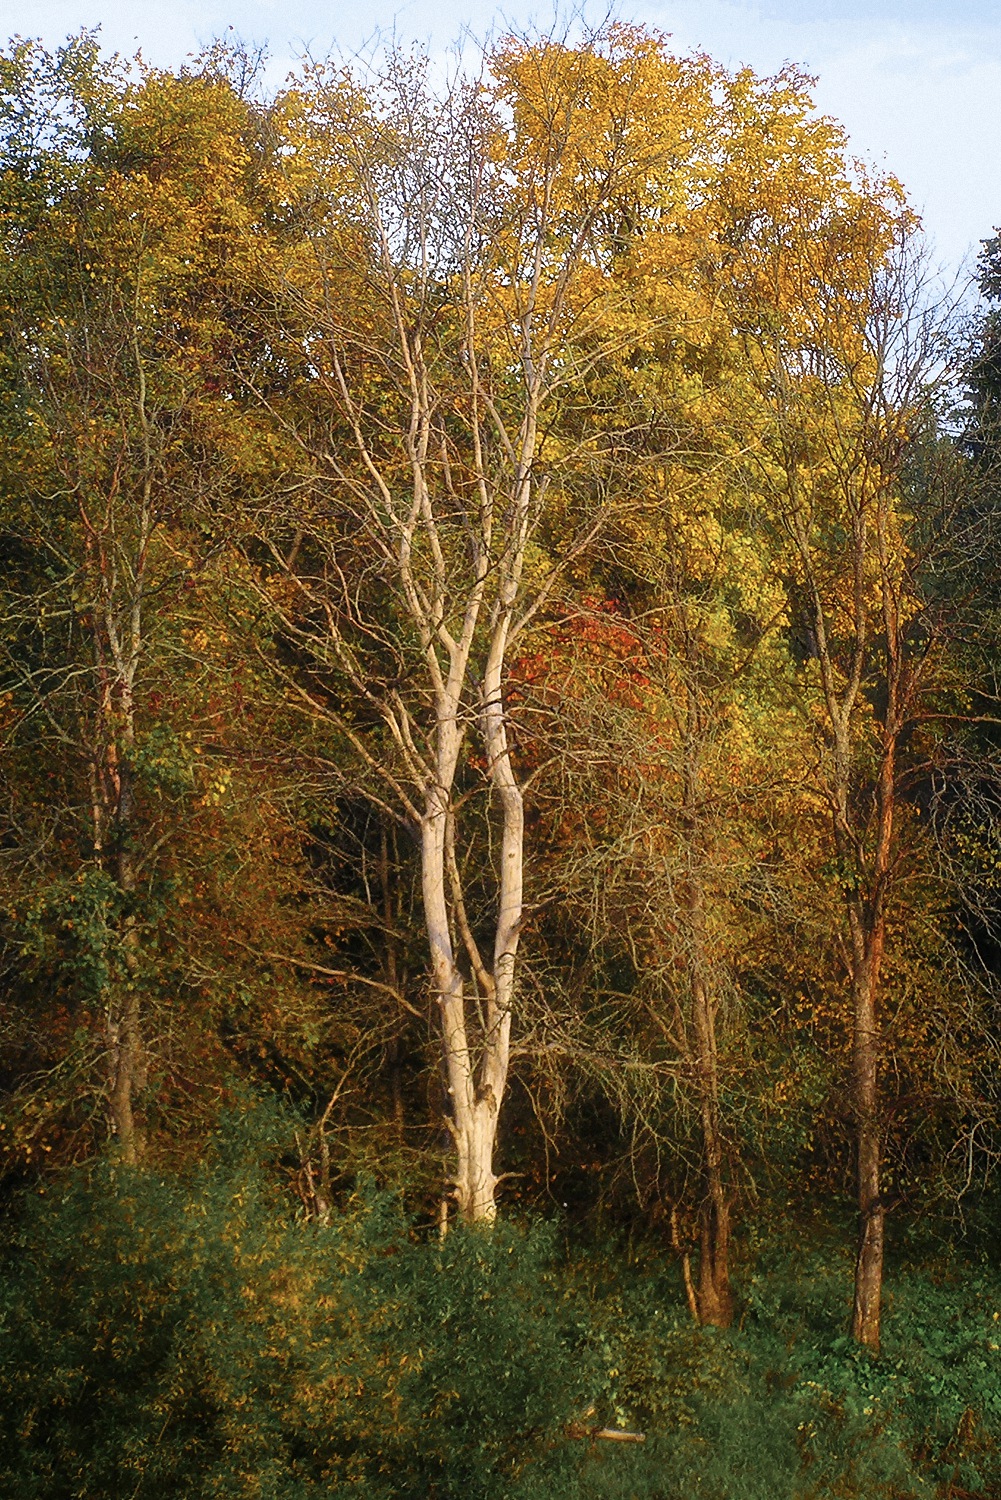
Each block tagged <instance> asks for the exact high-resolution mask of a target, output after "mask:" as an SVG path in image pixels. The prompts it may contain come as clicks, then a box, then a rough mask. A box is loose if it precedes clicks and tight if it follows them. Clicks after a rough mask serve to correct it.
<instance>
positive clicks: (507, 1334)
mask: <svg viewBox="0 0 1001 1500" xmlns="http://www.w3.org/2000/svg"><path fill="white" fill-rule="evenodd" d="M262 1116H263V1128H262V1119H261V1117H262ZM273 1124H274V1122H273V1121H272V1120H270V1119H268V1118H267V1116H266V1114H265V1112H263V1111H260V1110H257V1111H253V1110H252V1111H250V1117H249V1120H245V1121H243V1122H241V1125H240V1130H239V1131H238V1132H237V1131H236V1130H235V1129H234V1128H233V1126H232V1125H231V1126H230V1127H229V1132H228V1134H226V1133H224V1134H223V1135H222V1136H221V1137H220V1138H219V1139H218V1140H217V1143H216V1149H215V1151H214V1153H213V1159H212V1162H211V1163H210V1164H209V1165H206V1166H205V1167H204V1168H203V1169H201V1170H200V1171H199V1172H198V1173H197V1174H196V1175H195V1177H194V1178H193V1179H192V1180H190V1181H188V1182H183V1181H181V1180H180V1179H173V1178H169V1177H168V1178H162V1177H158V1176H156V1175H154V1174H151V1173H145V1172H136V1171H123V1170H122V1169H120V1168H116V1167H114V1166H110V1165H104V1166H101V1167H99V1168H97V1169H96V1170H95V1171H93V1172H92V1173H90V1174H88V1175H87V1176H83V1175H81V1176H80V1177H79V1178H77V1179H76V1180H74V1181H71V1182H69V1183H68V1184H67V1185H66V1186H65V1187H64V1188H63V1190H62V1191H61V1193H60V1194H59V1195H58V1197H54V1198H53V1199H52V1200H51V1201H50V1200H48V1199H43V1200H42V1201H37V1202H36V1203H34V1204H32V1206H31V1208H30V1210H29V1211H28V1212H27V1214H26V1215H25V1217H24V1221H23V1223H22V1226H21V1231H20V1244H19V1246H18V1249H19V1250H20V1251H21V1255H20V1256H19V1258H18V1261H17V1263H16V1267H15V1266H12V1267H11V1269H10V1273H9V1278H8V1281H7V1284H6V1288H5V1298H4V1313H3V1321H4V1329H3V1333H4V1338H3V1344H4V1351H5V1352H4V1356H3V1366H2V1371H0V1408H2V1411H3V1418H2V1422H3V1426H4V1432H3V1439H4V1440H3V1443H2V1450H3V1454H4V1457H3V1458H2V1459H0V1475H2V1477H0V1488H2V1489H4V1490H6V1491H7V1492H9V1493H16V1494H18V1495H20V1496H25V1497H33V1496H38V1497H42V1496H45V1497H57V1496H67V1497H69V1496H83V1495H87V1496H97V1495H130V1496H132V1495H134V1496H136V1497H140V1496H144V1495H148V1496H157V1497H160V1496H172V1495H177V1496H181V1495H184V1496H196V1495H197V1496H202V1495H204V1496H216V1495H218V1496H227V1497H230V1496H238V1495H248V1496H249V1495H255V1496H256V1495H273V1496H276V1497H277V1496H282V1497H286V1496H288V1497H292V1496H296V1497H298V1496H306V1495H311V1494H314V1493H315V1494H320V1493H324V1494H325V1493H329V1492H330V1490H331V1489H336V1490H337V1491H338V1492H340V1491H344V1492H346V1493H352V1494H358V1495H360V1496H362V1495H363V1496H373V1497H374V1496H386V1497H388V1496H414V1497H416V1496H422V1497H423V1496H428V1495H434V1496H439V1497H442V1500H444V1497H453V1496H454V1497H459V1496H466V1495H473V1494H475V1495H477V1496H493V1495H496V1496H501V1495H504V1496H507V1495H519V1496H526V1497H527V1496H547V1495H552V1496H557V1495H560V1496H561V1495H582V1496H583V1495H587V1494H598V1493H600V1494H606V1493H610V1491H609V1490H608V1489H607V1488H605V1487H603V1482H602V1481H600V1479H596V1478H595V1477H594V1476H600V1475H601V1474H603V1473H604V1472H605V1469H606V1468H607V1467H608V1465H607V1464H597V1462H596V1460H595V1456H594V1454H593V1453H592V1450H591V1448H590V1446H589V1444H588V1443H586V1442H583V1441H581V1439H580V1437H579V1436H576V1435H575V1433H574V1429H573V1422H574V1419H575V1418H577V1419H580V1418H581V1416H582V1414H583V1413H584V1412H586V1411H587V1410H588V1409H589V1407H590V1406H592V1405H593V1402H594V1400H595V1399H596V1398H598V1397H599V1396H600V1385H601V1381H600V1374H599V1362H598V1360H597V1358H596V1355H595V1351H594V1348H593V1347H592V1345H591V1344H590V1343H589V1341H588V1336H587V1327H586V1320H585V1318H584V1316H583V1314H582V1311H580V1310H579V1309H578V1304H577V1303H576V1302H575V1300H574V1299H573V1298H572V1296H569V1295H568V1293H567V1289H566V1285H565V1281H564V1280H562V1279H561V1278H560V1276H559V1275H558V1274H557V1272H556V1271H555V1270H554V1262H555V1245H554V1240H553V1235H552V1233H551V1231H548V1230H545V1229H543V1228H539V1229H535V1230H529V1231H527V1232H522V1231H519V1230H517V1229H515V1228H512V1227H503V1228H498V1230H497V1232H496V1233H494V1234H476V1233H473V1232H470V1233H469V1234H465V1235H464V1234H462V1233H459V1232H457V1233H455V1234H453V1235H450V1236H449V1238H448V1240H447V1241H446V1242H445V1244H444V1246H440V1245H439V1244H438V1243H437V1242H432V1243H424V1242H421V1241H420V1240H416V1239H414V1238H413V1237H412V1236H411V1234H410V1233H409V1231H408V1228H407V1225H406V1223H405V1222H404V1221H403V1220H402V1218H401V1217H400V1216H399V1214H398V1212H397V1210H396V1209H395V1208H394V1206H393V1205H392V1204H391V1203H390V1202H389V1201H388V1200H386V1199H381V1200H380V1199H374V1200H370V1201H369V1202H367V1203H364V1204H363V1203H361V1202H357V1203H355V1204H353V1205H352V1206H351V1207H350V1209H349V1210H348V1211H347V1212H345V1213H344V1214H343V1215H341V1216H339V1217H337V1218H336V1220H335V1221H334V1222H333V1223H332V1224H331V1225H329V1226H327V1227H324V1228H317V1227H316V1226H315V1225H310V1224H305V1223H302V1222H290V1221H289V1220H288V1219H287V1218H286V1217H285V1215H284V1214H283V1212H282V1209H281V1204H280V1200H279V1199H278V1197H277V1195H276V1191H275V1182H274V1179H273V1177H269V1175H268V1173H267V1172H265V1171H264V1170H263V1169H262V1168H261V1167H260V1165H259V1164H258V1161H259V1157H260V1155H261V1145H262V1140H263V1141H266V1140H267V1138H268V1130H269V1128H270V1127H273ZM248 1125H249V1129H248ZM255 1137H256V1138H255ZM587 1420H588V1421H589V1422H590V1421H593V1419H590V1418H589V1419H587ZM615 1457H616V1459H617V1460H618V1462H617V1464H616V1465H614V1466H613V1467H615V1468H616V1469H618V1470H619V1471H620V1472H623V1473H626V1472H628V1468H629V1462H630V1459H629V1455H623V1454H616V1455H615ZM596 1484H597V1485H598V1487H597V1488H596V1487H595V1485H596Z"/></svg>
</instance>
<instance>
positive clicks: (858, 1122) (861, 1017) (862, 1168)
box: [852, 921, 885, 1353]
mask: <svg viewBox="0 0 1001 1500" xmlns="http://www.w3.org/2000/svg"><path fill="white" fill-rule="evenodd" d="M882 925H883V924H882V922H881V921H880V922H879V923H878V924H877V927H876V931H875V932H873V933H870V934H866V935H865V936H864V939H863V942H862V944H861V945H860V946H861V947H862V949H863V951H862V953H861V954H860V955H859V957H860V962H859V964H858V968H857V972H856V974H855V975H854V977H853V985H852V988H853V997H852V998H853V1001H854V1026H853V1036H852V1108H853V1113H854V1116H855V1146H856V1188H857V1194H858V1211H859V1241H858V1257H857V1260H856V1264H855V1302H854V1308H853V1312H852V1336H853V1337H854V1338H855V1339H856V1340H857V1341H858V1342H859V1343H860V1344H865V1345H866V1347H867V1348H869V1349H872V1350H873V1351H874V1353H878V1352H879V1331H880V1308H881V1301H882V1290H883V1239H884V1224H885V1210H884V1207H883V1198H882V1191H881V1189H882V1184H881V1180H880V1179H881V1165H882V1154H883V1131H882V1120H881V1111H880V1101H879V1030H878V1015H877V1005H876V996H877V985H878V976H879V958H880V952H881V948H882V938H883V933H882Z"/></svg>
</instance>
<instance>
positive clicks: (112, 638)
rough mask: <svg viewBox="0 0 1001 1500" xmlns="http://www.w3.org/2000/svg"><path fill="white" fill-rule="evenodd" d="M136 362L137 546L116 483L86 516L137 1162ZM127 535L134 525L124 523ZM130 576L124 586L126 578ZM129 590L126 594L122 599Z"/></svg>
mask: <svg viewBox="0 0 1001 1500" xmlns="http://www.w3.org/2000/svg"><path fill="white" fill-rule="evenodd" d="M133 352H134V355H135V361H136V380H137V389H136V410H137V415H138V418H139V424H140V429H141V432H142V443H143V468H142V478H141V481H140V485H141V487H140V493H139V497H138V504H137V507H136V517H135V530H134V533H133V540H132V550H131V552H129V551H127V550H126V547H127V544H126V542H125V539H124V538H123V537H122V536H121V535H120V534H119V529H118V527H119V523H120V519H121V513H122V512H121V508H120V506H119V503H118V495H117V481H116V483H115V485H114V486H113V489H112V493H111V495H110V497H109V501H108V508H107V512H106V515H105V518H104V523H103V526H102V527H101V528H100V529H96V528H95V527H94V526H93V524H92V523H91V521H90V519H89V518H88V517H87V516H86V514H84V522H85V526H86V527H87V530H88V533H89V535H90V536H91V537H92V538H93V544H94V545H93V552H94V555H95V556H96V558H97V561H98V575H99V577H98V583H99V589H100V593H101V595H102V606H103V607H102V610H101V612H100V626H97V627H96V628H98V629H100V630H101V633H102V634H103V641H101V640H100V637H99V638H98V650H99V657H100V659H101V678H102V687H101V695H100V704H101V716H102V720H103V722H102V723H101V726H100V731H99V737H100V738H101V740H102V741H103V743H104V746H105V774H104V778H103V779H104V782H105V786H106V788H107V790H108V792H109V793H110V803H111V805H110V808H109V811H110V820H109V821H110V826H111V828H112V830H113V835H114V874H115V878H116V880H117V883H118V887H119V890H120V891H121V894H122V897H123V901H124V905H125V912H124V915H123V917H122V926H121V930H120V946H121V960H122V967H123V970H124V974H123V976H122V980H121V982H120V983H119V984H115V985H113V986H112V991H111V994H110V996H109V1003H108V1014H107V1033H108V1043H109V1061H110V1069H109V1072H110V1079H109V1093H108V1110H109V1114H110V1117H111V1127H112V1131H113V1133H114V1135H115V1138H116V1141H117V1144H118V1149H119V1152H120V1155H121V1158H122V1160H123V1161H124V1162H126V1163H127V1164H129V1165H131V1166H134V1165H135V1164H136V1162H137V1161H138V1159H139V1157H140V1156H141V1155H142V1152H143V1149H144V1145H145V1142H144V1138H143V1135H142V1132H141V1131H140V1130H139V1128H138V1125H137V1121H136V1116H135V1095H136V1093H137V1092H138V1091H139V1090H140V1089H141V1088H142V1087H143V1086H144V1085H145V1082H146V1056H145V1049H144V1047H143V1039H142V1029H141V1023H142V1017H141V1008H140V994H139V985H140V977H141V972H140V971H141V967H142V965H141V959H140V951H139V950H140V937H139V932H138V930H137V925H136V914H135V911H134V910H133V909H132V907H133V903H134V900H135V894H136V862H135V850H134V840H135V787H134V777H135V769H134V764H133V763H134V759H135V742H136V713H135V687H136V673H137V671H138V668H139V662H140V658H141V655H142V650H143V593H144V587H145V579H146V568H147V563H148V557H149V547H150V541H151V537H152V533H153V526H154V521H153V455H152V446H151V432H150V426H149V418H148V414H147V410H146V376H145V370H144V367H143V361H142V356H141V353H140V350H139V344H138V338H137V337H136V336H134V337H133ZM126 536H128V528H126ZM123 578H124V579H127V583H126V584H125V586H124V588H123V583H122V580H123ZM123 595H124V597H123Z"/></svg>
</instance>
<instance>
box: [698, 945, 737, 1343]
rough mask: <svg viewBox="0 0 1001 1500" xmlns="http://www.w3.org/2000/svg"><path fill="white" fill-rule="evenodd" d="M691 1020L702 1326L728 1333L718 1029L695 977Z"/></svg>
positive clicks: (730, 1317) (730, 1305) (727, 1249)
mask: <svg viewBox="0 0 1001 1500" xmlns="http://www.w3.org/2000/svg"><path fill="white" fill-rule="evenodd" d="M692 1020H693V1029H694V1032H695V1041H696V1047H697V1059H696V1062H697V1067H698V1079H699V1096H700V1114H701V1121H702V1148H703V1158H704V1165H705V1187H706V1195H705V1199H704V1202H703V1205H702V1212H701V1220H702V1222H701V1232H700V1235H699V1281H698V1292H697V1299H698V1310H699V1321H700V1322H701V1323H712V1324H714V1325H715V1326H716V1327H718V1328H728V1327H729V1326H730V1324H731V1322H732V1321H733V1293H732V1291H731V1288H730V1199H729V1195H728V1193H727V1190H726V1183H725V1180H724V1152H723V1136H722V1131H721V1128H720V1111H719V1068H718V1058H717V1051H716V1027H715V1017H714V1015H713V1003H712V998H711V996H710V993H709V990H708V987H707V985H706V984H705V981H704V980H703V978H702V977H701V975H699V974H697V973H696V975H695V976H694V977H693V981H692Z"/></svg>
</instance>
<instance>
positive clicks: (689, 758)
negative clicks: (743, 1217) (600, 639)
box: [684, 632, 733, 1328]
mask: <svg viewBox="0 0 1001 1500" xmlns="http://www.w3.org/2000/svg"><path fill="white" fill-rule="evenodd" d="M687 648H688V656H689V661H690V663H691V665H692V668H693V675H694V672H695V671H697V669H698V643H697V640H696V638H695V636H694V635H693V634H692V633H691V632H689V634H688V640H687ZM686 728H687V735H686V740H687V743H686V746H685V763H684V778H685V780H684V795H685V824H686V829H687V835H688V858H689V861H690V871H689V878H688V891H687V907H688V911H687V917H688V941H689V985H690V998H691V1031H692V1036H693V1039H694V1043H695V1069H696V1080H697V1089H698V1099H699V1114H700V1120H701V1126H702V1160H703V1173H704V1188H705V1192H704V1197H703V1202H702V1207H701V1211H700V1218H701V1225H700V1233H699V1279H698V1289H697V1293H696V1300H697V1305H698V1315H699V1321H700V1322H701V1323H710V1324H713V1325H714V1326H715V1327H717V1328H728V1327H729V1326H730V1324H731V1322H732V1321H733V1293H732V1291H731V1287H730V1198H729V1194H728V1192H727V1186H726V1181H725V1152H724V1143H723V1131H722V1122H721V1118H720V1104H719V1052H718V1048H717V1045H716V1005H715V996H714V993H713V986H712V980H711V974H710V964H709V961H708V952H707V944H706V932H705V912H704V896H703V870H704V868H705V866H704V860H705V848H704V840H705V827H704V818H703V813H702V808H701V796H700V765H699V743H700V739H701V734H702V728H703V726H702V722H701V711H700V706H699V702H698V699H697V697H696V695H695V693H694V692H693V691H692V690H691V689H690V690H689V694H688V711H687V726H686Z"/></svg>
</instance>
